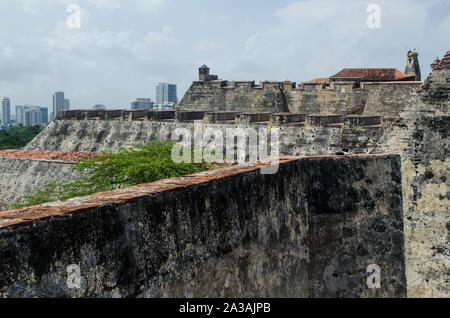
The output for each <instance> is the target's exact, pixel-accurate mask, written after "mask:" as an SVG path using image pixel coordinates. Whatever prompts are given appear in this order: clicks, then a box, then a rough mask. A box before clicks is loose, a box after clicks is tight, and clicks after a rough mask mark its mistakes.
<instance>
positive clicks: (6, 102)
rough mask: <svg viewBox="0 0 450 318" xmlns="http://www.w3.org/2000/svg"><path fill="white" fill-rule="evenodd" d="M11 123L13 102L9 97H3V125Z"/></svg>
mask: <svg viewBox="0 0 450 318" xmlns="http://www.w3.org/2000/svg"><path fill="white" fill-rule="evenodd" d="M10 123H11V100H10V99H9V98H8V97H3V100H2V124H3V125H7V124H10Z"/></svg>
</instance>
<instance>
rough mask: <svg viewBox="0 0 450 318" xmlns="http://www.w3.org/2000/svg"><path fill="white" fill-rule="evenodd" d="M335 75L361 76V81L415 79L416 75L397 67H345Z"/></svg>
mask: <svg viewBox="0 0 450 318" xmlns="http://www.w3.org/2000/svg"><path fill="white" fill-rule="evenodd" d="M333 77H359V78H361V82H392V81H414V79H415V76H414V75H412V76H411V75H406V74H405V73H403V72H400V71H399V70H398V69H396V68H344V69H343V70H342V71H340V72H338V73H336V74H335V75H333V76H331V78H333Z"/></svg>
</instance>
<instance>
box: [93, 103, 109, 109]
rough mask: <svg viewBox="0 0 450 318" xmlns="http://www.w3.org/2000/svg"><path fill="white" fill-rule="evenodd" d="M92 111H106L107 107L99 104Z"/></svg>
mask: <svg viewBox="0 0 450 318" xmlns="http://www.w3.org/2000/svg"><path fill="white" fill-rule="evenodd" d="M92 109H94V110H106V106H105V105H101V104H97V105H94V106H93V107H92Z"/></svg>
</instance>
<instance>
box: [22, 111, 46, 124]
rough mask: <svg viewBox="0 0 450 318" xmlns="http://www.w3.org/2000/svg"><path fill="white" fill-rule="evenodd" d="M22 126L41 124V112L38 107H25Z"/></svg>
mask: <svg viewBox="0 0 450 318" xmlns="http://www.w3.org/2000/svg"><path fill="white" fill-rule="evenodd" d="M24 117H25V124H24V126H40V125H42V113H41V112H40V110H38V109H27V110H25V112H24Z"/></svg>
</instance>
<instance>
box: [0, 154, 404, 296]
mask: <svg viewBox="0 0 450 318" xmlns="http://www.w3.org/2000/svg"><path fill="white" fill-rule="evenodd" d="M263 166H264V165H255V166H250V167H231V168H225V169H221V170H215V171H209V172H204V173H198V174H195V175H191V176H186V177H182V178H177V179H170V180H162V181H159V182H155V183H152V184H147V185H139V186H136V187H131V188H127V189H122V190H117V191H112V192H108V193H99V194H95V195H92V196H87V197H83V198H75V199H70V200H68V201H65V202H53V203H48V204H44V205H41V206H36V207H30V208H24V209H21V210H19V211H6V212H0V297H405V296H406V276H405V259H404V255H405V254H404V234H403V218H402V191H401V174H400V158H399V156H398V155H396V156H384V155H383V156H347V157H322V158H317V157H315V158H295V157H291V158H281V163H280V167H279V170H278V172H277V173H276V174H271V175H263V174H261V173H260V172H259V170H260V168H261V167H263ZM380 169H382V170H383V173H379V170H380ZM330 185H332V188H330ZM327 193H331V194H332V195H330V196H328V195H327ZM348 193H351V194H352V195H351V196H348ZM372 264H377V265H378V266H379V267H380V268H382V274H381V275H380V279H381V288H380V289H374V288H370V286H368V285H367V276H368V274H367V269H368V268H369V267H370V266H371V265H372ZM71 265H72V266H73V265H77V266H79V268H80V288H78V289H70V288H69V287H70V286H68V284H67V283H66V282H67V279H68V278H67V268H68V266H71Z"/></svg>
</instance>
